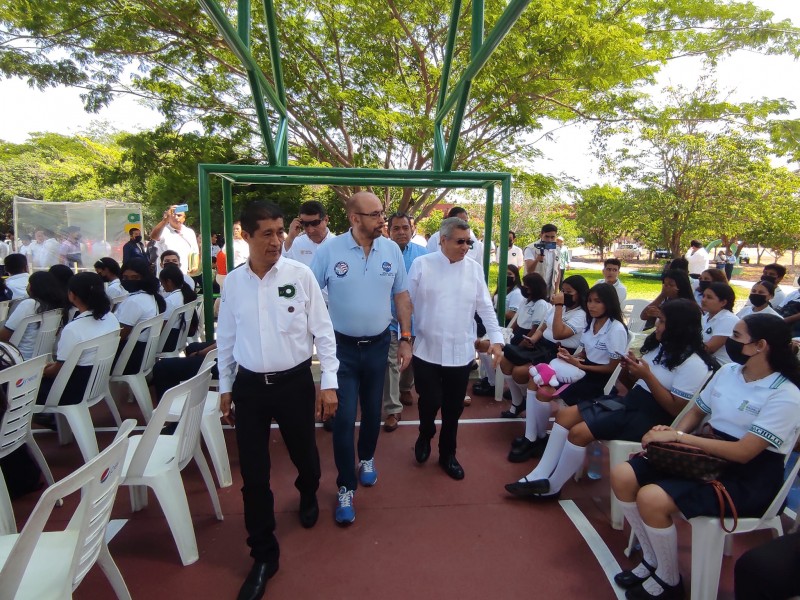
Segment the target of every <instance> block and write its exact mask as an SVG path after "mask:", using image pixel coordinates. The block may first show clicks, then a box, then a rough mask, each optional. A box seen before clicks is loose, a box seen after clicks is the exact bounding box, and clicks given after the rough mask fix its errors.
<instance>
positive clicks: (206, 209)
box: [198, 165, 214, 341]
mask: <svg viewBox="0 0 800 600" xmlns="http://www.w3.org/2000/svg"><path fill="white" fill-rule="evenodd" d="M208 177H209V175H208V173H207V172H206V171H205V170H204V169H203V165H200V166H199V167H198V181H199V189H198V192H199V195H200V235H201V241H202V246H203V247H202V248H201V249H200V252H201V259H200V260H201V262H202V266H203V314H204V315H205V328H206V340H208V341H214V273H213V271H212V269H211V197H210V190H209V185H208Z"/></svg>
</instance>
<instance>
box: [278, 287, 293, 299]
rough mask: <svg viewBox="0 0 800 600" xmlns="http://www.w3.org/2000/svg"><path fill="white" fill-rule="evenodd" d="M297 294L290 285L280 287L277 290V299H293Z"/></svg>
mask: <svg viewBox="0 0 800 600" xmlns="http://www.w3.org/2000/svg"><path fill="white" fill-rule="evenodd" d="M295 294H297V289H295V287H294V286H293V285H292V284H288V285H282V286H281V287H279V288H278V297H280V298H294V296H295Z"/></svg>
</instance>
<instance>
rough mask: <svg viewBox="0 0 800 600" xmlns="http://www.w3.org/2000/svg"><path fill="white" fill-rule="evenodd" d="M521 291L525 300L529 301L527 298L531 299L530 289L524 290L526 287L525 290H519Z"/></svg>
mask: <svg viewBox="0 0 800 600" xmlns="http://www.w3.org/2000/svg"><path fill="white" fill-rule="evenodd" d="M519 291H520V293H521V294H522V297H523V298H525V299H527V298H529V297H530V292H529V291H528V288H524V287H523V288H519Z"/></svg>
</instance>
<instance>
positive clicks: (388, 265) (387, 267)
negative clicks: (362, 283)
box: [381, 261, 392, 273]
mask: <svg viewBox="0 0 800 600" xmlns="http://www.w3.org/2000/svg"><path fill="white" fill-rule="evenodd" d="M381 268H382V269H383V272H384V273H388V272H389V271H391V270H392V263H390V262H388V261H386V262H384V263H383V264H382V265H381Z"/></svg>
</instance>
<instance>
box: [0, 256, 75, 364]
mask: <svg viewBox="0 0 800 600" xmlns="http://www.w3.org/2000/svg"><path fill="white" fill-rule="evenodd" d="M28 296H29V298H26V299H24V300H23V301H22V302H20V303H19V305H18V306H17V308H15V309H14V312H13V313H11V315H9V317H8V319H7V320H6V322H5V323H4V324H3V327H2V329H0V342H7V341H8V340H10V339H11V336H12V335H13V334H14V332H15V331H16V330H17V328H18V327H19V324H20V323H21V322H22V320H23V319H24V318H25V317H29V316H31V315H35V314H40V313H43V312H47V311H49V310H57V309H60V310H62V311H64V313H66V306H67V299H66V297H64V294H63V293H62V291H61V288H60V287H59V286H58V284H57V283H56V281H55V279H54V278H53V276H52V275H51V274H50V273H48V272H47V271H36V272H35V273H33V274H32V275H31V277H30V279H29V280H28ZM38 333H39V325H37V324H34V323H32V324H30V325H28V326H27V327H26V329H25V333H24V334H22V339H21V340H20V342H19V344H18V345H17V348H18V349H19V351H20V354H22V358H24V359H25V360H30V359H31V358H33V347H34V345H35V343H36V335H37V334H38ZM49 351H50V352H52V348H51V349H50V350H49Z"/></svg>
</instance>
